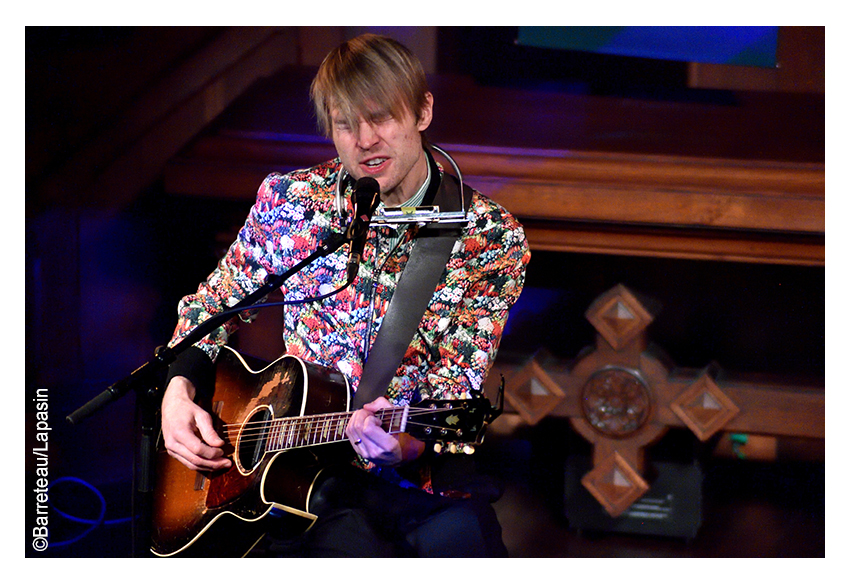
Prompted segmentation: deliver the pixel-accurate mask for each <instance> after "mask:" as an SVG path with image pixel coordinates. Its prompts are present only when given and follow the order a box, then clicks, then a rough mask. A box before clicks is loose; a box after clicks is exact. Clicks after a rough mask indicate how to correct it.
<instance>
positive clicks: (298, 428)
mask: <svg viewBox="0 0 850 584" xmlns="http://www.w3.org/2000/svg"><path fill="white" fill-rule="evenodd" d="M403 410H404V408H393V409H385V410H380V411H379V412H377V415H378V416H379V417H380V418H381V422H382V424H383V423H385V422H387V421H389V431H390V432H396V433H397V432H400V431H401V429H400V422H401V420H402V418H403ZM451 410H452V408H443V409H426V408H411V409H410V411H409V414H408V424H409V425H415V426H419V427H430V428H438V429H441V428H442V427H441V426H439V425H434V424H424V423H421V422H417V421H415V420H411V419H410V418H412V417H416V416H422V415H429V414H433V413H435V412H443V411H451ZM387 414H389V419H387V417H388V416H387ZM350 415H351V412H333V413H327V414H316V415H313V416H305V417H303V418H275V419H273V420H259V421H256V422H247V423H245V424H228V425H227V426H229V428H228V435H227V437H228V438H229V439H233V438H237V439H238V441H239V443H240V444H251V443H253V442H259V441H262V440H266V441H267V442H269V443H272V442H274V443H275V444H277V443H281V447H283V445H284V444H285V445H286V446H289V447H294V446H297V445H311V444H316V443H317V441H318V440H319V439H321V438H322V437H323V436H324V437H325V439H326V440H327V439H328V438H329V437H331V436H334V437H336V436H341V438H338V439H337V440H339V441H344V440H345V439H346V438H345V437H344V434H343V433H344V430H345V428H344V427H341V425H340V424H339V422H341V421H344V419H345V418H347V417H350ZM335 417H336V418H338V419H337V420H333V418H335ZM287 420H297V421H296V422H295V423H292V422H289V423H287ZM327 421H331V422H332V423H331V425H330V427H329V426H328V424H327ZM396 422H398V423H399V427H398V429H395V427H394V426H395V423H396ZM334 423H335V424H336V427H335V428H334ZM248 425H252V426H253V427H252V428H249V429H248V430H246V431H243V432H241V435H240V431H239V430H240V429H241V428H242V427H244V426H248ZM270 428H271V429H270ZM304 430H307V431H306V432H305V431H304ZM281 437H282V438H283V439H281Z"/></svg>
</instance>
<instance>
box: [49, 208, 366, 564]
mask: <svg viewBox="0 0 850 584" xmlns="http://www.w3.org/2000/svg"><path fill="white" fill-rule="evenodd" d="M368 227H369V219H368V218H366V219H363V218H361V217H355V218H354V219H353V221H352V223H351V224H350V225H349V226H348V228H347V229H346V230H345V232H344V233H336V234H334V235H333V236H332V237H331V238H330V240H329V241H328V242H325V243H323V244H322V245H321V246H320V247H319V248H318V249H317V250H316V251H314V252H313V253H312V254H310V255H309V256H308V257H306V258H305V259H304V260H302V261H300V262H298V263H297V264H296V265H295V266H293V267H292V268H290V269H289V270H287V271H286V272H284V273H283V274H273V275H271V276H269V278H268V280H267V281H266V283H265V284H263V285H262V286H261V287H260V288H258V289H257V290H256V291H254V292H252V293H251V294H249V295H248V296H246V297H245V298H243V299H242V300H241V301H239V302H238V303H237V304H236V305H234V306H233V307H231V308H229V309H228V310H226V311H225V312H222V313H220V314H216V315H214V316H212V317H210V318H209V319H207V320H205V321H204V322H202V323H201V324H199V325H198V326H197V327H195V328H194V329H193V330H192V332H190V333H189V334H188V335H187V336H186V337H185V338H183V339H182V340H181V341H180V342H179V343H177V344H176V345H174V346H173V347H161V348H159V349H158V350H157V351H156V353H155V355H154V357H153V359H151V360H150V361H148V362H147V363H145V364H144V365H142V366H141V367H139V368H138V369H136V370H135V371H133V372H132V373H131V374H130V375H128V376H127V377H125V378H124V379H122V380H120V381H117V382H115V383H113V384H112V385H110V386H109V387H108V388H107V389H106V390H104V391H103V392H102V393H100V394H99V395H97V396H95V397H94V399H92V400H90V401H89V402H87V403H86V404H84V405H83V406H81V407H79V408H78V409H76V410H75V411H74V412H72V413H71V414H69V415H68V416H67V417H66V418H65V419H66V420H67V421H68V423H70V424H73V425H76V424H79V423H80V422H82V421H83V420H84V419H86V418H88V417H90V416H91V415H92V414H94V413H95V412H97V411H99V410H100V409H102V408H104V407H105V406H106V405H108V404H110V403H112V402H114V401H116V400H118V399H120V398H121V397H123V396H124V395H126V394H127V393H128V392H129V391H130V390H133V391H134V392H135V393H136V396H137V398H136V422H135V423H136V425H137V432H138V437H137V445H136V455H137V457H136V460H135V462H134V465H133V500H132V507H133V554H134V556H135V557H142V556H149V555H150V553H149V545H150V509H151V494H152V493H153V486H154V476H153V475H154V472H153V470H154V468H153V459H154V449H155V445H156V439H157V430H158V425H157V416H156V412H157V409H158V407H159V402H160V400H161V399H162V396H161V395H160V389H161V388H160V387H158V386H159V385H161V382H162V380H161V374H162V373H163V372H164V371H165V369H166V368H167V367H168V365H170V364H171V363H172V362H173V361H174V360H175V359H176V358H177V356H178V355H179V354H180V353H182V352H183V351H185V350H186V349H188V348H189V347H191V346H192V345H194V344H195V343H196V342H198V341H200V340H201V339H203V338H204V337H205V336H207V335H208V334H210V333H211V332H212V331H214V330H215V329H217V328H218V327H220V326H221V325H223V324H224V323H225V322H227V321H228V320H230V319H231V318H233V316H234V314H235V313H237V312H241V311H242V310H247V309H248V308H250V307H251V306H253V305H255V304H257V303H258V302H259V301H260V300H262V299H263V298H265V297H266V296H268V294H270V293H271V292H273V291H274V290H276V289H278V288H280V287H281V286H283V283H284V282H286V281H287V280H288V279H289V278H291V277H292V276H293V275H295V274H296V273H298V272H300V271H301V270H302V269H303V268H304V267H305V266H307V265H308V264H310V263H312V262H313V261H315V260H317V259H319V258H321V257H325V256H327V255H330V254H332V253H333V252H335V251H336V250H338V249H339V248H340V247H342V246H343V245H345V244H346V243H348V242H350V241H352V240H353V239H354V238H355V237H357V236H358V235H359V234H362V233H364V232H365V230H366V229H368Z"/></svg>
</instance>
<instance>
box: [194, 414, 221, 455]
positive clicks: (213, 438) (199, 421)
mask: <svg viewBox="0 0 850 584" xmlns="http://www.w3.org/2000/svg"><path fill="white" fill-rule="evenodd" d="M195 425H196V426H197V428H198V432H199V433H200V434H201V438H203V440H204V442H206V443H207V444H209V445H210V446H213V447H215V448H216V450H220V448H219V447H221V446H224V440H222V439H221V437H220V436H219V435H218V434H217V433H216V431H215V428H213V422H212V417H211V416H210V415H209V414H208V413H207V412H206V411H205V410H199V413H198V414H197V415H196V416H195ZM222 454H223V451H220V452H219V454H218V456H221V455H222Z"/></svg>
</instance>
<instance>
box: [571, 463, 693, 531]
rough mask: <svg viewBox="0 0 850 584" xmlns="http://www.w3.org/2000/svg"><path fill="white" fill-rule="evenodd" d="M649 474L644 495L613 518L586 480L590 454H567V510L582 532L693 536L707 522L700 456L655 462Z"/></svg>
mask: <svg viewBox="0 0 850 584" xmlns="http://www.w3.org/2000/svg"><path fill="white" fill-rule="evenodd" d="M648 466H649V469H648V472H646V473H645V476H644V478H645V479H646V480H647V482H650V487H649V490H648V491H647V492H646V493H645V494H644V496H643V497H641V498H640V499H638V500H637V501H635V502H634V503H632V505H631V506H630V507H629V508H628V509H626V510H625V511H624V512H623V513H622V514H621V515H620V516H619V517H611V516H610V515H608V513H607V511H605V509H604V508H603V507H602V505H601V504H600V503H599V501H597V500H596V499H595V498H594V497H593V495H591V494H590V492H588V490H587V489H585V488H584V486H583V485H582V484H581V478H582V477H583V476H584V475H585V474H587V473H588V472H589V471H590V470H591V464H590V458H589V457H586V456H575V455H571V456H568V457H567V461H566V469H565V472H564V513H565V514H566V517H567V519H568V520H569V523H570V527H571V528H573V529H576V530H578V531H582V530H588V531H602V532H617V533H634V534H644V535H661V536H670V537H681V538H685V539H688V540H689V539H693V538H694V537H696V534H697V531H698V530H699V527H700V524H701V523H702V482H703V473H702V469H701V468H700V466H699V462H698V461H693V462H690V463H682V462H652V463H649V464H648Z"/></svg>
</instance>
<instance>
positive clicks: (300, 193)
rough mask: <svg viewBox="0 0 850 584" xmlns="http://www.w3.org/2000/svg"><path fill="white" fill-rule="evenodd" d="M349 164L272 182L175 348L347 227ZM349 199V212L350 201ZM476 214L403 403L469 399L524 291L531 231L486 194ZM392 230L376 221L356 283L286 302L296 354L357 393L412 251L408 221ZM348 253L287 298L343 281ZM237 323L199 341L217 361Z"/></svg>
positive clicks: (411, 353)
mask: <svg viewBox="0 0 850 584" xmlns="http://www.w3.org/2000/svg"><path fill="white" fill-rule="evenodd" d="M340 170H341V165H340V163H339V160H338V159H337V160H332V161H329V162H326V163H324V164H321V165H318V166H316V167H313V168H310V169H306V170H299V171H295V172H291V173H288V174H271V175H269V176H268V177H267V178H266V179H265V181H264V182H263V184H262V185H261V186H260V188H259V191H258V194H257V199H256V203H255V204H254V206H253V208H252V209H251V212H250V214H249V216H248V219H247V221H246V222H245V225H244V226H243V227H242V229H241V230H240V232H239V235H238V237H237V239H236V241H235V242H234V243H233V244H232V245H231V247H230V249H229V250H228V252H227V253H226V255H225V256H224V257H223V258H222V259H221V260H220V262H219V263H218V266H217V268H216V269H215V271H214V272H213V273H212V274H211V275H210V276H209V278H208V279H207V280H206V281H205V282H203V283H202V284H201V285H200V287H199V288H198V291H197V292H196V293H195V294H192V295H189V296H186V297H185V298H183V300H182V301H181V302H180V304H179V307H178V312H179V320H178V324H177V328H176V330H175V333H174V336H173V338H172V340H171V344H172V345H173V344H174V343H176V342H177V341H179V340H180V339H181V338H182V337H183V336H185V335H186V334H188V332H189V331H190V330H191V329H193V328H194V327H195V326H196V325H197V324H198V323H200V322H202V321H204V320H205V319H207V318H208V317H209V316H210V315H212V314H215V313H217V312H220V311H221V310H223V309H224V308H226V307H230V306H233V305H234V304H235V303H236V302H238V301H239V300H241V299H242V298H243V297H245V296H246V295H248V294H250V293H251V292H252V291H254V290H256V289H257V288H258V287H259V286H260V285H261V284H262V283H263V282H264V281H265V279H266V275H267V274H268V273H282V272H283V271H285V270H287V269H288V268H290V267H292V266H293V265H295V264H296V263H298V262H299V261H301V260H302V259H304V258H305V257H307V256H308V255H309V254H310V253H312V252H313V251H314V250H315V249H317V247H318V246H319V245H320V244H321V243H322V242H323V241H325V240H327V239H328V238H329V236H331V234H333V233H339V232H341V231H342V230H343V229H344V227H345V221H344V220H343V219H342V218H341V217H340V216H339V215H338V214H337V213H336V212H335V210H334V199H335V196H334V195H335V188H336V180H337V174H338V172H340ZM345 199H346V201H347V202H346V204H347V205H348V206H349V209H348V212H349V214H350V213H351V212H352V211H353V209H351V208H350V206H351V203H350V201H349V200H348V199H349V197H345ZM469 216H470V218H471V221H470V222H469V225H468V226H467V227H466V228H465V229H464V231H463V234H462V236H461V238H460V239H459V241H458V243H456V244H455V247H454V249H453V251H452V254H451V257H450V259H449V262H448V266H447V269H446V271H445V272H444V273H443V275H442V277H441V279H440V282H439V284H438V286H437V289H436V291H435V293H434V295H433V297H432V299H431V301H430V304H429V306H428V308H427V309H426V312H425V314H424V316H423V317H422V320H421V322H420V324H419V330H418V331H417V334H416V335H415V336H414V339H413V342H412V343H411V345H410V347H409V348H408V349H407V352H406V354H405V356H404V359H403V360H402V362H401V364H400V366H399V368H398V370H397V372H396V377H395V378H394V379H393V381H392V383H391V385H390V387H389V389H388V392H387V396H388V399H389V400H390V401H391V402H393V403H394V404H396V405H403V404H406V403H411V402H416V401H418V400H419V399H422V398H435V399H464V398H469V397H472V396H473V394H475V393H476V392H477V391H479V390H480V388H481V386H482V384H483V382H484V379H485V376H486V375H487V372H488V370H489V368H490V366H491V365H492V363H493V360H494V358H495V355H496V350H497V348H498V345H499V340H500V338H501V335H502V331H503V329H504V326H505V322H506V320H507V318H508V310H509V309H510V307H511V306H512V305H513V303H514V302H515V301H516V300H517V298H518V297H519V295H520V292H521V290H522V287H523V282H524V279H525V269H526V265H527V263H528V261H529V257H530V252H529V249H528V244H527V241H526V238H525V234H524V232H523V229H522V226H521V225H520V224H519V223H518V222H517V220H516V219H515V218H514V217H513V216H511V215H510V214H509V213H508V212H507V211H506V210H505V209H504V208H502V207H501V206H499V205H498V204H497V203H495V202H493V201H491V200H489V199H487V198H486V197H484V196H482V195H481V194H480V193H478V192H475V193H474V195H473V199H472V203H471V208H470V210H469ZM394 229H395V228H393V227H378V226H372V227H371V228H370V230H369V234H368V239H367V242H366V246H365V249H364V253H363V261H362V264H361V266H360V269H359V272H358V275H357V277H356V279H355V280H354V283H353V284H352V285H351V286H349V287H348V288H346V289H345V290H343V291H342V292H340V293H338V294H336V295H335V296H331V297H329V298H327V299H325V300H324V301H321V302H311V303H306V304H300V305H293V306H287V307H286V309H285V311H284V331H283V337H284V342H285V344H286V348H287V353H289V354H291V355H296V356H298V357H301V358H302V359H304V360H306V361H310V362H314V363H319V364H322V365H326V366H330V367H335V368H337V369H339V370H340V371H341V372H342V373H343V374H344V375H345V376H346V377H347V378H348V379H349V382H350V383H351V387H352V388H353V389H354V390H355V391H356V388H357V385H358V382H359V380H360V376H361V373H362V371H363V364H364V354H366V353H367V351H368V347H370V346H371V344H372V343H373V342H374V340H375V336H376V334H377V332H378V330H379V328H380V326H381V322H382V320H383V317H384V314H385V313H386V311H387V307H388V306H389V302H390V299H391V298H392V295H393V291H394V290H395V288H396V284H397V282H398V280H399V277H400V275H401V272H402V270H403V269H404V266H405V264H406V262H407V259H408V256H409V254H410V252H411V249H412V247H413V235H414V231H415V229H416V228H415V227H408V228H406V229H405V230H404V232H403V233H401V239H400V240H399V239H398V235H399V234H398V233H393V231H394ZM402 229H404V228H402ZM392 236H395V237H392ZM391 246H392V247H391ZM346 250H347V246H343V248H342V249H340V250H338V251H337V252H336V253H334V254H331V255H329V256H327V257H324V258H321V259H319V260H317V261H315V262H313V263H312V264H310V265H309V266H307V267H306V268H305V269H304V270H302V271H301V272H299V273H298V274H297V275H295V276H294V277H292V278H291V279H290V280H289V281H288V282H287V283H286V286H285V289H284V290H283V292H284V295H285V297H286V299H287V300H294V299H303V298H311V297H315V296H319V295H321V294H324V293H327V292H331V291H333V290H335V289H336V288H339V287H340V286H341V285H342V284H343V283H344V279H345V263H346V260H347V251H346ZM248 319H250V317H248ZM238 320H239V319H232V320H231V321H230V322H229V323H228V324H226V325H225V326H223V327H221V328H220V329H218V330H217V331H216V332H215V333H213V334H211V335H210V336H209V337H207V338H205V339H204V340H202V341H201V342H199V343H198V344H197V345H196V346H198V347H199V348H201V349H202V350H203V351H204V352H205V353H206V354H207V355H208V356H209V357H210V358H211V359H213V360H214V359H215V357H216V355H217V353H218V349H219V347H220V345H222V344H224V343H225V342H226V341H227V337H228V335H229V334H231V333H232V332H233V330H234V329H235V327H236V326H237V323H238ZM435 349H436V350H435ZM437 353H439V359H438V360H436V359H435V357H436V355H437Z"/></svg>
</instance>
